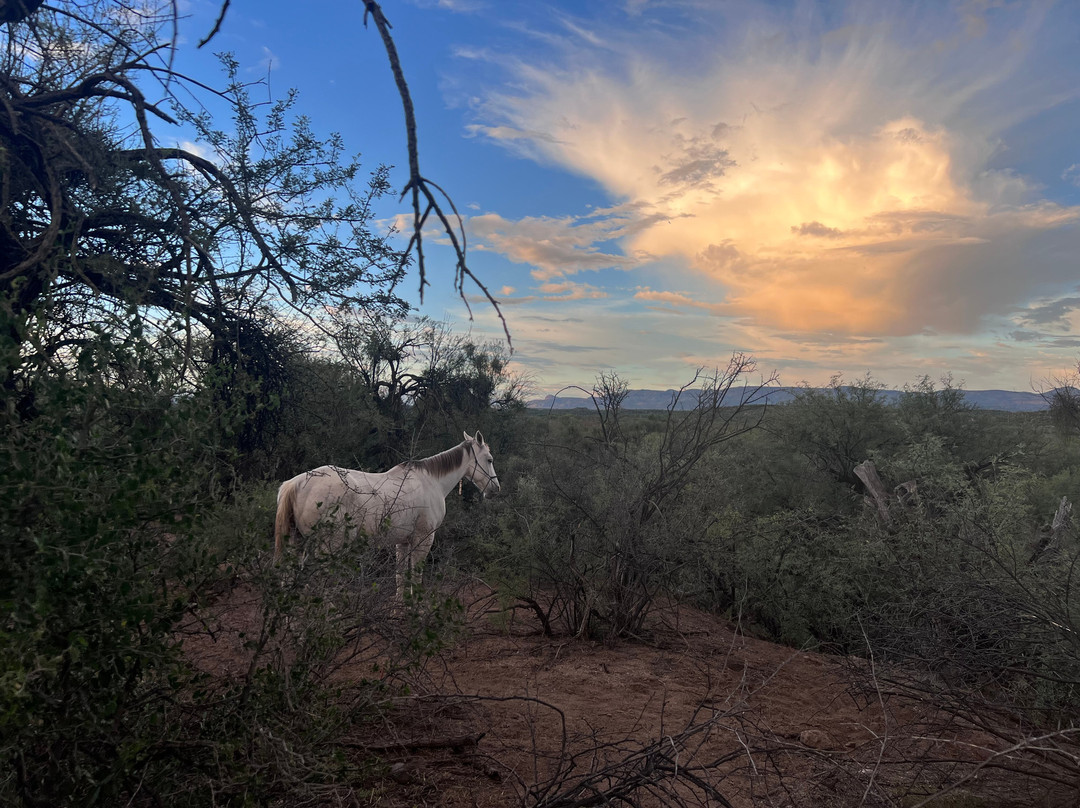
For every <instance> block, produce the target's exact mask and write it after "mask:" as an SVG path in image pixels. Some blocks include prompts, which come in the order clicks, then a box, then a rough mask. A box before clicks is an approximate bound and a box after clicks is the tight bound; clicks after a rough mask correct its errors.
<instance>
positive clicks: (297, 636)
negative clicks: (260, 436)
mask: <svg viewBox="0 0 1080 808" xmlns="http://www.w3.org/2000/svg"><path fill="white" fill-rule="evenodd" d="M120 333H124V329H108V330H103V331H102V332H100V333H98V334H96V335H94V336H93V337H92V338H90V339H86V340H84V341H83V343H82V345H81V346H80V347H79V349H78V351H77V353H75V354H73V355H72V357H71V361H70V362H69V363H68V364H67V365H66V366H64V367H62V368H59V369H58V368H57V367H55V366H52V365H50V366H47V367H46V366H42V367H40V368H39V369H38V371H37V372H36V373H34V372H33V371H32V369H30V368H24V371H23V373H22V382H23V383H25V384H27V385H30V386H28V388H27V389H28V390H32V396H29V397H28V396H26V395H21V394H20V396H19V400H21V401H26V400H28V398H32V401H33V416H32V417H27V416H26V415H25V414H23V413H20V412H19V411H17V409H16V408H15V407H14V406H11V402H12V399H11V398H8V399H6V400H5V403H6V404H8V406H6V407H4V408H3V409H0V524H3V525H4V528H3V530H4V538H3V541H2V542H0V604H2V607H3V609H2V614H3V618H2V622H0V670H2V671H3V673H2V674H0V803H4V804H10V803H16V802H21V803H25V804H48V805H76V804H77V805H112V804H121V803H123V804H132V805H142V804H146V805H151V804H169V805H209V804H262V803H266V802H270V801H273V800H275V799H285V798H288V799H300V798H301V797H302V798H304V799H315V800H316V801H319V800H323V801H329V802H332V801H333V800H334V799H336V797H337V796H340V794H341V793H344V792H343V791H342V789H345V788H346V787H348V788H351V787H352V785H353V784H355V783H356V782H357V781H358V780H360V779H362V777H363V776H364V773H365V772H367V773H370V768H371V766H372V765H374V763H375V762H374V761H372V760H370V759H366V758H364V757H363V756H359V757H358V756H356V755H348V754H344V753H343V751H342V748H341V747H340V746H339V745H337V743H336V741H337V740H338V739H340V737H341V735H342V733H343V732H345V731H346V730H347V729H348V728H349V727H351V726H353V725H354V724H355V723H357V722H363V721H365V720H370V719H371V718H372V717H373V716H375V715H377V714H378V710H379V707H380V704H381V703H382V701H383V700H384V699H385V698H387V696H388V695H390V694H392V693H393V692H394V690H395V688H398V687H400V686H402V685H401V684H400V683H399V681H400V680H399V679H398V678H395V677H400V676H401V675H404V674H406V673H408V672H409V671H411V670H417V669H418V667H419V666H421V665H423V664H424V660H425V659H426V658H427V657H429V656H430V655H431V654H432V653H435V652H436V651H437V650H438V649H439V648H440V647H441V644H442V643H443V642H445V641H446V639H447V638H449V637H450V636H451V635H452V632H453V626H454V625H456V621H457V620H458V619H459V612H460V606H458V605H457V604H456V602H454V601H453V600H452V599H449V598H446V597H445V596H443V595H441V594H440V593H439V592H438V591H437V590H435V589H432V590H426V591H425V590H422V589H420V588H419V587H418V588H417V589H416V590H415V597H414V602H413V605H412V607H411V608H410V609H408V610H407V611H406V615H405V618H406V619H404V620H400V621H396V622H395V621H392V620H390V619H389V605H388V600H389V596H390V593H392V592H393V576H392V574H391V573H390V571H389V570H385V571H384V570H383V566H385V564H386V559H387V553H385V552H384V551H380V549H379V548H371V547H367V546H366V545H364V544H362V543H361V544H357V545H356V546H354V547H353V548H351V551H350V552H343V553H311V554H309V555H308V557H307V558H306V559H305V563H304V564H303V566H300V565H299V564H298V563H293V564H291V565H287V566H286V567H285V568H284V569H283V570H275V569H273V568H272V567H271V566H270V564H269V555H270V554H269V546H270V542H271V525H272V519H273V509H274V493H275V486H274V485H273V484H270V485H267V484H265V483H241V482H239V480H240V479H241V475H238V474H237V473H236V472H235V469H234V465H236V464H241V463H243V462H244V458H243V457H241V456H237V455H235V454H234V451H235V446H234V444H233V443H232V442H231V440H230V435H229V433H230V431H231V430H234V429H235V428H236V424H237V422H238V419H239V420H243V418H244V417H246V414H245V413H244V412H243V411H242V410H240V409H238V410H229V409H222V402H223V401H225V399H224V398H223V397H221V396H218V395H216V394H215V391H214V389H213V379H212V378H209V377H208V378H206V379H205V380H204V381H205V382H206V386H205V387H203V388H199V389H192V388H191V387H190V386H188V385H186V384H184V383H183V382H181V381H180V377H179V375H178V374H177V373H176V372H175V369H174V367H173V365H172V362H171V359H170V355H169V354H168V352H161V351H159V350H158V349H157V347H156V346H155V345H154V344H152V343H150V342H147V341H146V340H143V339H142V338H141V335H140V333H139V332H138V329H137V328H132V329H127V335H126V336H125V337H123V338H119V337H117V336H116V335H117V334H120ZM233 381H235V380H233ZM238 590H239V591H242V592H246V593H248V602H249V603H250V605H249V606H247V607H245V608H250V609H251V610H253V611H254V612H255V613H254V614H253V615H250V616H249V617H247V618H245V619H246V620H247V621H248V622H249V623H250V625H247V624H245V625H244V627H243V628H237V627H236V626H235V625H233V622H234V621H235V619H236V615H235V613H236V611H237V607H236V606H235V605H230V604H231V602H232V599H233V597H234V593H235V592H236V591H238ZM241 611H242V609H241ZM238 630H242V631H244V632H246V633H245V635H244V636H243V637H239V638H237V648H240V649H241V650H239V651H236V652H235V653H236V654H238V656H237V657H236V658H235V659H234V660H233V662H234V663H235V670H230V672H223V671H222V670H220V669H219V668H218V667H217V666H216V665H215V664H213V660H215V659H217V658H218V657H219V656H220V655H221V654H223V653H225V652H224V651H220V650H214V651H213V652H212V653H210V655H209V657H205V656H200V654H199V652H198V650H197V649H198V648H200V647H202V648H203V651H204V653H205V652H206V644H207V643H209V644H210V646H211V648H212V647H213V646H214V640H215V639H216V638H221V637H224V636H227V635H229V634H230V632H233V634H234V635H235V632H236V631H238ZM200 644H201V645H200ZM376 658H377V659H378V661H379V666H378V668H377V669H374V670H373V669H372V667H371V665H372V664H373V660H375V659H376ZM349 665H353V666H358V667H361V668H362V669H363V670H364V671H365V675H361V676H357V677H348V678H347V679H345V680H341V677H340V676H339V674H340V672H341V671H342V670H344V669H346V668H347V667H348V666H349ZM365 666H366V667H365ZM342 681H347V682H348V683H349V684H348V686H346V685H345V684H342ZM343 784H345V785H343ZM287 795H290V796H288V797H287Z"/></svg>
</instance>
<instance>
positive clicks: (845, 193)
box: [472, 3, 1080, 337]
mask: <svg viewBox="0 0 1080 808" xmlns="http://www.w3.org/2000/svg"><path fill="white" fill-rule="evenodd" d="M715 8H716V7H714V6H711V5H710V6H701V5H699V4H686V5H683V6H676V7H674V8H673V7H671V6H669V5H664V6H663V7H657V8H655V9H654V8H653V7H652V6H649V5H645V4H639V5H638V6H637V7H636V8H635V14H637V15H638V16H637V17H636V18H635V20H633V21H631V22H628V23H627V24H626V25H625V27H622V28H619V27H617V26H613V27H612V28H610V29H609V30H604V31H598V30H597V26H596V25H590V26H589V30H590V31H591V32H593V34H595V36H596V37H598V39H600V40H602V41H603V47H598V48H595V49H593V50H582V49H581V48H580V38H578V39H576V40H575V45H574V48H573V49H570V48H569V47H568V48H567V49H566V50H560V51H557V52H555V53H554V54H549V56H548V58H546V59H543V58H539V57H536V58H530V59H526V57H525V56H524V55H522V56H520V57H518V58H517V59H507V60H506V62H505V64H506V65H507V67H508V69H512V70H513V84H512V85H510V86H508V87H506V88H502V89H500V90H497V91H492V92H490V93H488V94H487V96H486V97H485V98H484V100H483V103H481V104H479V105H478V106H477V107H476V109H477V115H478V116H479V121H480V122H479V123H477V124H476V125H475V126H474V128H473V130H472V131H473V133H474V134H476V135H479V136H485V137H488V138H490V139H492V142H495V143H498V144H499V145H501V146H503V147H504V148H508V149H510V150H512V151H514V152H515V153H518V154H521V155H524V156H527V157H529V158H530V159H534V160H538V161H542V162H545V163H551V164H555V165H559V166H562V167H564V168H566V169H567V170H569V171H571V172H573V173H575V174H579V175H582V176H585V177H588V178H591V179H592V180H594V181H596V182H598V183H599V184H600V185H601V186H602V187H603V188H604V189H606V190H607V192H608V193H609V194H610V195H611V197H612V198H613V199H615V200H618V201H620V202H622V203H626V204H627V205H631V206H634V213H632V214H627V215H626V216H624V218H622V219H621V220H620V222H619V225H618V226H615V227H602V226H598V225H597V223H596V222H589V223H585V222H578V221H577V220H574V219H559V220H547V219H523V220H521V221H520V222H517V223H513V226H512V227H511V226H510V225H509V224H508V223H506V222H505V221H504V220H491V221H488V222H486V224H488V225H489V227H490V232H488V233H487V234H486V238H487V239H488V241H489V243H490V244H491V247H492V248H493V249H498V250H499V251H500V252H503V253H504V254H505V255H507V256H508V257H511V259H512V260H515V261H520V262H525V263H532V264H534V265H535V266H536V267H537V270H536V271H534V275H535V276H536V277H537V278H538V279H539V280H547V279H552V278H556V277H561V276H563V275H566V274H572V273H573V272H577V271H580V270H582V269H590V268H599V267H601V266H607V267H620V268H624V269H627V268H633V267H635V266H639V265H640V263H641V259H640V257H641V256H649V257H650V258H651V259H653V260H663V259H674V260H675V261H676V262H677V264H678V265H681V266H685V267H689V268H690V269H691V270H693V271H694V272H696V273H697V274H698V275H699V276H700V277H701V278H704V279H706V280H707V281H708V282H709V283H711V284H712V285H713V287H714V288H715V290H716V295H715V296H716V297H717V298H720V299H721V300H722V303H720V304H715V305H717V306H721V307H722V311H723V312H724V313H726V314H731V315H737V316H739V317H742V318H744V319H745V320H746V321H747V322H750V323H754V324H756V325H758V326H760V327H763V328H769V329H772V330H773V333H776V332H789V333H828V334H833V335H851V336H864V337H865V336H892V337H901V336H917V335H921V334H927V333H936V334H972V333H977V332H980V331H981V330H984V329H985V328H986V327H987V323H988V322H990V321H991V320H993V319H994V318H1001V317H1006V316H1007V315H1008V314H1009V313H1010V312H1013V311H1015V309H1016V306H1017V304H1018V303H1020V302H1022V301H1024V300H1025V299H1027V298H1028V297H1030V296H1031V295H1032V294H1033V293H1034V291H1035V290H1036V289H1044V290H1045V289H1047V288H1054V287H1060V286H1061V285H1062V284H1065V283H1068V282H1070V280H1071V279H1070V275H1071V271H1070V270H1069V269H1068V267H1069V266H1070V265H1071V263H1072V262H1074V261H1075V255H1076V254H1077V253H1078V252H1080V207H1069V206H1067V205H1065V204H1062V203H1057V202H1055V201H1053V200H1051V199H1048V198H1046V197H1045V195H1044V194H1043V189H1042V187H1041V185H1040V183H1039V182H1037V181H1035V180H1033V179H1029V178H1027V177H1025V176H1024V175H1022V174H1020V173H1018V172H1017V171H1015V170H1013V169H1012V168H1010V167H1008V166H1006V165H1005V164H1004V163H1003V162H1002V160H1003V157H1002V151H1001V148H1000V147H1001V139H1002V137H1003V136H1004V133H1005V132H1007V131H1008V130H1009V128H1010V127H1012V126H1014V125H1016V124H1018V123H1020V122H1022V121H1025V120H1028V119H1030V118H1032V117H1033V116H1035V115H1036V114H1038V113H1039V112H1042V111H1044V110H1047V109H1050V108H1052V107H1054V106H1055V105H1057V104H1060V103H1062V101H1063V100H1064V99H1069V98H1076V97H1077V95H1078V92H1080V91H1078V89H1077V87H1078V86H1080V85H1078V82H1077V79H1078V78H1080V76H1078V72H1080V71H1078V70H1077V69H1076V65H1075V64H1073V63H1069V64H1068V65H1067V66H1066V67H1065V68H1062V69H1058V68H1055V67H1054V64H1053V61H1052V57H1051V56H1044V51H1045V53H1047V54H1052V53H1054V52H1055V51H1054V47H1055V46H1056V45H1057V44H1060V43H1057V40H1056V39H1055V37H1056V36H1059V34H1058V32H1057V29H1058V28H1059V27H1060V28H1061V31H1062V33H1060V36H1061V37H1067V35H1068V34H1067V28H1066V27H1064V26H1055V25H1053V24H1052V23H1048V21H1047V18H1046V15H1047V14H1048V13H1049V12H1048V11H1047V10H1046V8H1045V7H1044V6H1042V5H1037V4H1036V5H1017V6H1007V7H1003V8H1000V9H996V10H995V12H994V13H993V14H989V13H988V12H986V11H985V9H980V8H979V7H977V6H972V5H965V6H962V7H945V6H944V5H938V4H936V3H928V4H925V5H924V6H920V7H919V9H918V12H917V13H916V12H914V11H912V12H911V13H910V14H909V13H903V11H904V10H905V9H907V6H906V5H905V6H900V5H894V4H859V3H852V4H850V5H848V6H839V7H838V6H835V5H828V6H826V5H825V4H819V3H810V4H804V5H800V6H799V9H800V13H799V14H788V13H786V12H785V11H784V10H783V9H782V8H776V9H773V10H770V9H769V8H768V7H765V6H764V5H763V4H732V5H730V6H728V7H726V8H728V11H727V12H726V13H727V16H726V17H725V16H723V14H721V13H720V12H717V11H715ZM837 8H840V9H841V11H840V13H839V14H838V15H834V16H830V15H831V14H832V12H833V11H834V10H836V9H837ZM642 18H645V19H649V20H651V21H653V22H654V23H655V24H654V25H642V24H641V20H642ZM661 21H662V22H663V25H661V24H660V23H661ZM665 31H667V32H670V33H669V34H668V35H666V38H665V33H664V32H665ZM644 37H648V39H647V40H646V39H644ZM1062 47H1064V46H1062ZM1075 169H1076V167H1075V166H1072V167H1070V168H1069V169H1068V170H1066V172H1065V177H1066V179H1071V178H1072V177H1073V174H1077V176H1080V172H1077V171H1076V170H1075ZM1070 172H1071V173H1070ZM590 239H595V241H591V240H590ZM613 241H614V243H615V246H616V247H617V249H616V248H614V247H612V248H605V249H599V248H597V247H596V246H595V245H596V244H598V243H601V242H607V243H611V242H613ZM620 253H621V256H622V257H623V259H624V260H621V261H620ZM1069 256H1073V259H1072V261H1071V262H1070V259H1069ZM643 294H648V295H652V297H644V296H643ZM674 294H677V293H670V292H668V293H661V292H653V291H652V290H647V292H645V293H643V292H640V291H639V293H638V295H637V296H638V297H639V299H648V300H651V301H652V302H663V303H666V304H668V305H678V306H688V305H692V304H691V303H688V302H687V301H686V300H676V299H675V298H673V297H668V298H667V299H666V300H661V299H660V296H661V295H668V296H670V295H674Z"/></svg>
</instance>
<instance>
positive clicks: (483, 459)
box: [465, 431, 500, 497]
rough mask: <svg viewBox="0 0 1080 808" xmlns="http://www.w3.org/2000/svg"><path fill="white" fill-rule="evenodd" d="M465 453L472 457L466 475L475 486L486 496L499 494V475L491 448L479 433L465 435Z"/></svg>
mask: <svg viewBox="0 0 1080 808" xmlns="http://www.w3.org/2000/svg"><path fill="white" fill-rule="evenodd" d="M465 451H466V452H468V453H469V456H470V457H472V463H471V464H469V470H468V471H467V472H466V473H465V476H467V477H468V478H469V479H470V480H472V482H473V485H475V486H476V487H477V488H479V489H480V493H481V494H483V495H484V496H485V497H486V496H494V495H495V494H498V493H499V488H500V486H499V475H498V474H496V473H495V462H494V460H493V459H492V457H491V447H490V446H488V445H487V444H486V443H484V436H483V435H481V434H480V432H479V431H478V432H477V433H476V435H474V436H470V435H469V434H468V433H467V432H466V433H465Z"/></svg>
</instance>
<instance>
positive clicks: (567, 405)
mask: <svg viewBox="0 0 1080 808" xmlns="http://www.w3.org/2000/svg"><path fill="white" fill-rule="evenodd" d="M797 391H798V388H795V387H777V388H775V389H772V390H769V391H768V402H769V403H770V404H784V403H786V402H788V401H791V400H792V399H793V398H794V397H795V393H796V392H797ZM738 393H739V388H737V389H733V390H732V391H731V398H730V399H729V401H730V403H732V404H735V403H737V402H738V400H739V399H738V397H737V394H738ZM881 393H882V395H883V396H884V398H885V400H886V401H888V402H890V403H892V402H894V401H896V400H897V399H899V398H900V391H899V390H882V391H881ZM674 394H675V391H674V390H631V391H629V392H628V393H627V395H626V400H625V401H624V402H623V408H624V409H628V410H666V409H667V408H668V406H669V405H670V404H671V399H672V396H674ZM964 400H965V401H967V402H968V403H969V404H974V405H975V406H976V407H978V408H979V409H981V410H999V411H1002V412H1038V411H1039V410H1045V409H1046V408H1047V405H1046V401H1045V400H1044V399H1043V397H1042V396H1040V395H1039V394H1038V393H1020V392H1016V391H1014V390H965V391H964ZM528 406H529V407H531V408H533V409H544V410H548V409H554V410H574V409H578V408H580V407H585V408H587V409H592V407H593V404H592V402H591V401H590V400H589V399H588V398H586V397H585V396H582V395H578V396H571V395H560V396H559V397H558V398H556V397H555V396H546V397H545V398H538V399H534V400H532V401H530V402H529V403H528ZM693 406H694V395H693V391H692V390H688V391H687V392H686V393H684V394H683V396H682V397H681V398H680V400H679V407H678V409H680V410H688V409H690V408H692V407H693Z"/></svg>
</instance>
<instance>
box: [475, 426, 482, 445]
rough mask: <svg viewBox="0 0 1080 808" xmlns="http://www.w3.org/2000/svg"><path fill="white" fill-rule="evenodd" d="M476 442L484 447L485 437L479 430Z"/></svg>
mask: <svg viewBox="0 0 1080 808" xmlns="http://www.w3.org/2000/svg"><path fill="white" fill-rule="evenodd" d="M476 442H477V443H479V444H480V445H481V446H483V445H484V436H483V434H481V432H480V430H479V429H478V430H476Z"/></svg>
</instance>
